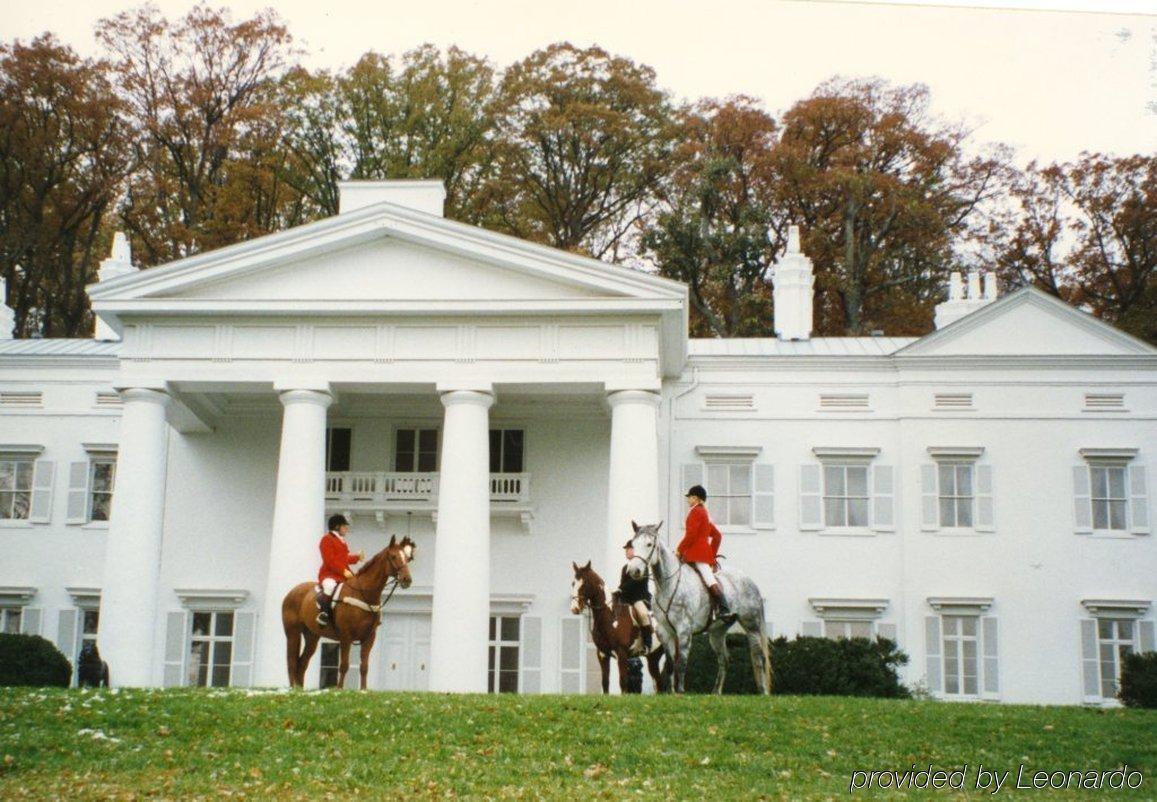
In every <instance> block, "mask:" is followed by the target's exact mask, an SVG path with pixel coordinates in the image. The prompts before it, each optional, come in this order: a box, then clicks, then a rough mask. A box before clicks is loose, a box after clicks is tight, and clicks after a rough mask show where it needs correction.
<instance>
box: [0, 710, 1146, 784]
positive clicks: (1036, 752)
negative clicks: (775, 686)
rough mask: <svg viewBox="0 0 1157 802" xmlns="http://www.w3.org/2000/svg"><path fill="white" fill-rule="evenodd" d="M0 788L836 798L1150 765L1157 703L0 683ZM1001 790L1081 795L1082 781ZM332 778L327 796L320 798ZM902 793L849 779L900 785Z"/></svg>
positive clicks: (1138, 767)
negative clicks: (874, 776) (929, 782)
mask: <svg viewBox="0 0 1157 802" xmlns="http://www.w3.org/2000/svg"><path fill="white" fill-rule="evenodd" d="M0 755H2V758H0V760H2V763H0V799H4V800H13V799H37V800H44V799H70V800H78V799H122V798H125V799H128V798H142V797H155V798H199V797H203V798H209V797H213V798H219V797H244V798H250V799H272V798H278V799H281V800H289V799H326V798H335V799H336V798H340V797H342V796H347V795H348V796H354V797H359V798H364V799H401V798H417V799H426V798H445V797H455V798H470V799H568V800H575V801H576V802H580V801H581V800H590V799H628V798H629V799H656V800H668V799H694V800H699V799H702V800H704V802H716V800H729V799H744V800H746V799H792V800H795V799H826V798H833V799H834V798H847V797H848V796H849V782H850V780H851V778H852V772H853V771H855V770H871V769H877V770H879V769H892V770H905V769H910V768H911V766H912V764H916V765H917V768H927V766H928V764H929V763H931V764H932V765H933V766H934V767H935V768H942V769H948V770H952V769H960V768H962V767H963V766H964V765H965V764H967V765H968V769H967V774H966V775H965V777H964V779H965V791H951V790H941V791H938V792H936V791H920V790H916V791H908V792H906V795H907V797H908V798H924V797H928V796H936V797H938V798H956V797H962V796H966V795H970V796H978V795H981V794H987V793H988V792H986V791H978V790H976V788H975V784H976V778H977V764H980V763H983V764H984V766H985V767H986V769H987V768H996V769H1000V770H1002V771H1007V770H1011V771H1012V774H1011V775H1010V777H1009V779H1008V786H1012V785H1014V784H1015V783H1016V775H1017V769H1018V767H1019V766H1020V765H1022V764H1023V765H1024V766H1025V767H1026V770H1025V775H1024V776H1025V778H1026V780H1027V778H1028V777H1030V776H1031V775H1032V773H1033V772H1036V771H1039V770H1048V771H1052V770H1082V771H1087V770H1111V769H1114V768H1117V767H1119V766H1121V765H1122V764H1128V766H1129V767H1130V768H1131V769H1137V770H1139V771H1140V772H1141V773H1142V775H1143V781H1142V785H1141V786H1140V788H1137V789H1136V790H1133V791H1127V790H1125V791H1111V790H1110V791H1100V792H1095V793H1097V795H1098V796H1103V797H1123V798H1129V799H1138V800H1140V799H1157V711H1134V710H1089V709H1081V708H1060V707H1020V706H1002V705H984V704H947V703H938V702H927V701H892V700H876V699H849V698H837V697H792V696H781V697H772V698H770V699H761V698H758V697H724V698H718V699H717V698H712V697H707V696H685V697H682V698H676V697H653V696H647V697H627V698H623V697H612V698H603V697H590V696H583V697H561V696H533V697H517V696H503V697H496V696H464V697H463V696H457V697H451V696H440V695H433V694H420V695H419V694H393V693H376V692H371V693H358V692H351V691H344V692H334V691H328V692H320V693H316V692H315V693H303V692H295V693H288V692H272V691H248V692H247V691H244V690H232V691H223V690H222V691H213V690H185V689H182V690H168V691H120V692H109V691H107V690H106V691H78V690H68V691H66V690H51V691H48V690H28V689H11V688H0ZM1008 786H1006V788H1005V790H1002V791H1001V793H1000V796H1007V795H1009V794H1010V793H1011V794H1013V795H1022V796H1023V795H1028V796H1034V797H1038V798H1048V799H1064V798H1071V799H1075V798H1078V797H1084V796H1087V795H1089V794H1090V793H1094V792H1089V791H1080V790H1071V791H1068V792H1057V791H1050V790H1036V791H1019V792H1018V791H1015V790H1012V791H1010V790H1008ZM327 792H329V793H332V795H333V796H332V797H330V796H328V795H327ZM904 795H905V792H898V791H896V790H886V791H878V790H877V791H856V792H854V793H853V794H851V796H853V797H871V798H899V797H901V796H904Z"/></svg>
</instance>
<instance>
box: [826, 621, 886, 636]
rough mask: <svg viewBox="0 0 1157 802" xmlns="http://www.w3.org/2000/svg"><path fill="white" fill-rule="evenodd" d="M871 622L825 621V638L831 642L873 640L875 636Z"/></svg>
mask: <svg viewBox="0 0 1157 802" xmlns="http://www.w3.org/2000/svg"><path fill="white" fill-rule="evenodd" d="M872 630H873V626H872V622H871V621H856V620H851V619H840V618H829V619H827V620H825V621H824V637H825V638H828V639H829V640H840V639H841V638H871V637H874V636H875V633H874V632H873V631H872Z"/></svg>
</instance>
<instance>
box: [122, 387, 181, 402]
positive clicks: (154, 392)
mask: <svg viewBox="0 0 1157 802" xmlns="http://www.w3.org/2000/svg"><path fill="white" fill-rule="evenodd" d="M117 393H118V394H119V395H120V397H121V401H123V402H124V403H126V404H128V403H130V402H144V403H147V404H160V405H161V406H162V407H163V406H168V404H169V402H170V401H172V400H173V397H172V396H171V395H169V394H168V392H166V391H165V390H161V389H158V388H155V387H121V388H118V390H117Z"/></svg>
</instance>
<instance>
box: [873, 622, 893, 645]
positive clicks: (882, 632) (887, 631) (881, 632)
mask: <svg viewBox="0 0 1157 802" xmlns="http://www.w3.org/2000/svg"><path fill="white" fill-rule="evenodd" d="M876 635H878V636H879V637H881V638H887V639H888V640H890V641H892V642H893V643H896V625H895V624H877V625H876Z"/></svg>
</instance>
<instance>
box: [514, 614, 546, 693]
mask: <svg viewBox="0 0 1157 802" xmlns="http://www.w3.org/2000/svg"><path fill="white" fill-rule="evenodd" d="M519 630H520V632H519V634H521V635H522V639H521V642H520V643H519V644H518V656H519V659H520V660H521V661H522V671H521V673H520V675H519V685H520V687H519V689H518V692H519V693H542V619H541V618H539V617H538V616H536V615H524V616H523V617H522V625H521V626H520V627H519Z"/></svg>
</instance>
